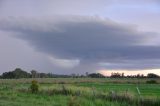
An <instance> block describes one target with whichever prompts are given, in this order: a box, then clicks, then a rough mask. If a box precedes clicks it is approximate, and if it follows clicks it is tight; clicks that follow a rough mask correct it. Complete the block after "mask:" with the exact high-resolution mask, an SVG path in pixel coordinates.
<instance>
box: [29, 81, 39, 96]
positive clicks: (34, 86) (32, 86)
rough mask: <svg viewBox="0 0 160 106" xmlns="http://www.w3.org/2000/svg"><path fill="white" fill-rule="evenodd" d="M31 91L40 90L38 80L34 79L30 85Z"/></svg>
mask: <svg viewBox="0 0 160 106" xmlns="http://www.w3.org/2000/svg"><path fill="white" fill-rule="evenodd" d="M30 89H31V92H32V93H37V92H38V90H39V86H38V82H37V81H36V80H33V81H32V84H31V86H30Z"/></svg>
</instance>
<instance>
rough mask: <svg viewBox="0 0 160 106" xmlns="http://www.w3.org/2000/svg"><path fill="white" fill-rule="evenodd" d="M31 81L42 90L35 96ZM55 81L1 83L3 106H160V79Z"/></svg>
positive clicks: (12, 81)
mask: <svg viewBox="0 0 160 106" xmlns="http://www.w3.org/2000/svg"><path fill="white" fill-rule="evenodd" d="M32 80H37V81H38V82H39V91H38V92H37V93H32V92H31V90H30V85H31V81H32ZM148 80H152V79H109V78H101V79H100V78H97V79H96V78H95V79H93V78H52V79H14V80H9V79H8V80H3V79H1V80H0V106H160V79H156V81H157V84H146V81H148Z"/></svg>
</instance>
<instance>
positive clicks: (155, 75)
mask: <svg viewBox="0 0 160 106" xmlns="http://www.w3.org/2000/svg"><path fill="white" fill-rule="evenodd" d="M147 78H159V75H157V74H154V73H148V74H147Z"/></svg>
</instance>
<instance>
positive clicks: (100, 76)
mask: <svg viewBox="0 0 160 106" xmlns="http://www.w3.org/2000/svg"><path fill="white" fill-rule="evenodd" d="M88 77H91V78H105V76H104V75H102V74H100V73H91V74H88Z"/></svg>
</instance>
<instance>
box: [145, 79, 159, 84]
mask: <svg viewBox="0 0 160 106" xmlns="http://www.w3.org/2000/svg"><path fill="white" fill-rule="evenodd" d="M146 83H147V84H157V81H156V80H149V81H146Z"/></svg>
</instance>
